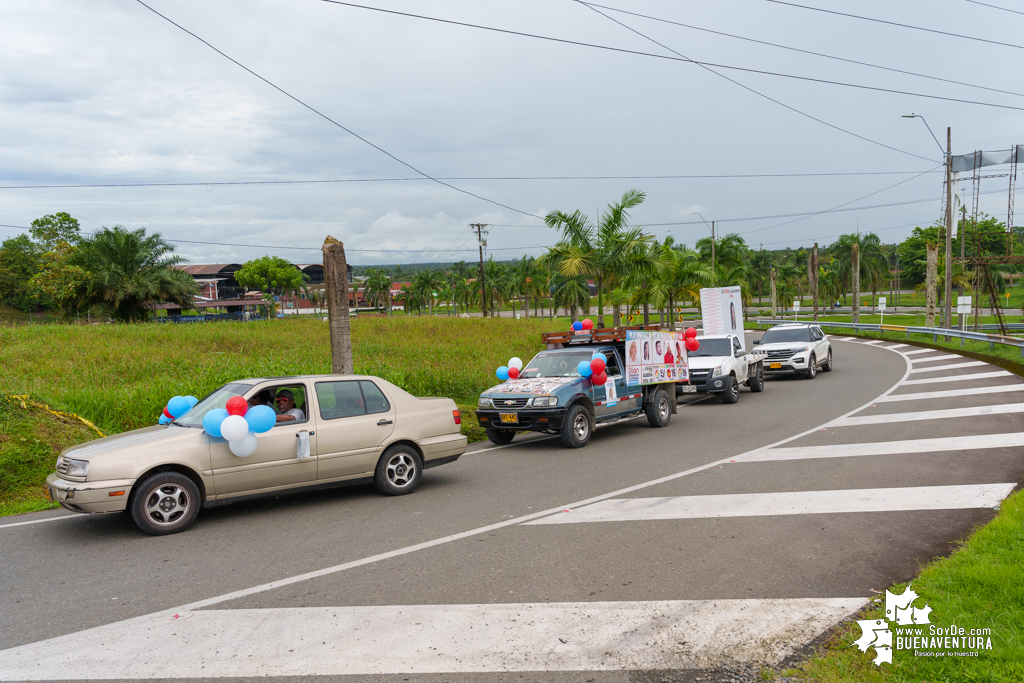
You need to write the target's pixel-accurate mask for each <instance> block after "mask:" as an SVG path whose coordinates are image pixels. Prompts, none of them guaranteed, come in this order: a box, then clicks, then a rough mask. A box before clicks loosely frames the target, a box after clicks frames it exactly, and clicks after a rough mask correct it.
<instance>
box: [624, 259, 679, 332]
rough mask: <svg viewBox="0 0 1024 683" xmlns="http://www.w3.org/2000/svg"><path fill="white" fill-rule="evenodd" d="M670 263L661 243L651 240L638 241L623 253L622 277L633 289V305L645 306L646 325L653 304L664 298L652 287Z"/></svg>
mask: <svg viewBox="0 0 1024 683" xmlns="http://www.w3.org/2000/svg"><path fill="white" fill-rule="evenodd" d="M668 266H669V263H668V262H667V261H666V260H665V258H664V257H663V255H662V248H661V245H660V244H658V243H656V242H652V241H650V240H644V241H642V242H641V241H638V242H635V243H633V245H632V247H631V248H630V249H629V250H628V251H627V252H626V253H625V254H623V257H622V270H623V271H624V272H625V273H626V275H625V277H623V278H622V283H623V285H624V286H625V287H627V288H630V289H632V290H633V294H632V296H631V297H630V305H631V306H643V309H644V325H647V324H648V323H649V322H650V308H651V304H652V303H655V302H656V301H659V300H661V299H662V298H664V297H663V296H661V295H659V293H658V292H656V291H654V290H653V289H652V285H653V284H654V283H655V282H656V281H657V278H658V277H659V275H661V274H662V273H663V272H664V270H665V268H667V267H668Z"/></svg>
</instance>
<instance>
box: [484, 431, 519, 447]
mask: <svg viewBox="0 0 1024 683" xmlns="http://www.w3.org/2000/svg"><path fill="white" fill-rule="evenodd" d="M484 431H485V432H486V433H487V438H488V439H490V440H491V442H492V443H496V444H498V445H499V446H504V445H505V444H508V443H512V439H514V438H516V430H514V429H485V430H484Z"/></svg>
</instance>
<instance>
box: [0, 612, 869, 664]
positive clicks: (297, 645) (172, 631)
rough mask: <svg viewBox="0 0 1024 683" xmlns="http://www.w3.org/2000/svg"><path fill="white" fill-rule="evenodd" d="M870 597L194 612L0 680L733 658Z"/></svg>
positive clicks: (19, 657) (769, 657)
mask: <svg viewBox="0 0 1024 683" xmlns="http://www.w3.org/2000/svg"><path fill="white" fill-rule="evenodd" d="M867 602H868V598H849V597H846V598H784V599H738V600H661V601H650V602H640V601H635V602H563V603H558V602H555V603H513V604H502V603H499V604H476V605H474V604H469V605H372V606H356V607H298V608H277V609H236V610H204V611H197V612H191V613H186V614H185V615H179V617H181V616H185V617H187V618H184V619H181V618H179V619H178V620H174V619H172V618H170V617H164V618H163V619H155V618H152V617H149V618H147V620H146V621H145V622H144V623H141V624H132V623H130V622H120V623H117V624H111V625H108V626H103V627H100V628H97V629H92V630H91V631H85V632H83V633H74V634H70V635H67V636H62V637H60V638H55V639H53V640H48V641H43V642H41V643H32V644H31V645H24V646H21V647H16V648H12V649H9V650H4V651H0V680H22V679H29V678H30V679H32V680H67V679H68V678H69V677H70V678H81V679H89V678H94V679H95V678H104V679H107V678H117V679H140V678H165V677H173V678H195V679H202V680H209V679H211V678H235V677H239V678H240V677H246V678H248V677H253V678H255V677H265V676H329V675H333V676H345V675H350V676H351V675H358V676H370V675H374V674H391V675H396V674H430V673H453V672H466V673H468V672H491V671H494V672H497V671H502V672H507V671H599V670H603V671H613V670H624V669H629V670H637V669H641V670H657V669H692V668H697V667H703V666H709V665H714V664H715V663H718V662H721V661H723V659H726V658H730V657H731V658H735V659H736V660H739V661H767V662H769V663H773V664H774V663H777V662H779V661H781V660H782V659H783V658H784V657H786V656H787V655H789V654H790V653H791V652H792V648H794V647H798V646H799V645H800V644H801V643H805V642H808V641H811V640H813V639H814V638H816V637H817V636H819V635H820V634H821V633H823V632H825V631H826V630H827V629H829V628H831V627H832V626H834V625H835V624H837V623H839V622H840V621H841V620H842V619H844V618H846V617H848V616H849V615H851V614H853V613H854V612H856V611H857V610H859V609H860V608H862V607H863V606H864V605H866V604H867ZM133 621H135V620H133ZM85 634H89V635H85Z"/></svg>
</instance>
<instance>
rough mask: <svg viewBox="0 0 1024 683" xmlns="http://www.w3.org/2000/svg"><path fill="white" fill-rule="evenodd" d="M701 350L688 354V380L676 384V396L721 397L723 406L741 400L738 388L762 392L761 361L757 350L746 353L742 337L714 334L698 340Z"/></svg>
mask: <svg viewBox="0 0 1024 683" xmlns="http://www.w3.org/2000/svg"><path fill="white" fill-rule="evenodd" d="M697 341H698V342H700V348H698V349H697V350H696V351H690V352H688V353H687V358H688V359H689V366H690V380H689V381H688V382H679V383H677V384H676V393H678V394H721V395H722V403H735V402H736V401H738V400H739V399H740V386H741V385H745V386H747V387H749V388H750V390H751V391H752V392H754V393H757V392H760V391H763V390H764V359H765V357H766V354H765V353H764V352H761V351H758V352H754V353H747V352H746V350H745V349H744V345H743V337H740V336H738V335H735V334H715V335H709V336H706V337H697Z"/></svg>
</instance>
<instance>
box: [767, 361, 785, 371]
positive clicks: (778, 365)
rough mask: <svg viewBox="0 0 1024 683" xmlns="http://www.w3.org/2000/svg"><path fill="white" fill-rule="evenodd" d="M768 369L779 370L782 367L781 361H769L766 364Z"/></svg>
mask: <svg viewBox="0 0 1024 683" xmlns="http://www.w3.org/2000/svg"><path fill="white" fill-rule="evenodd" d="M768 369H769V370H781V369H782V363H769V364H768Z"/></svg>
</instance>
